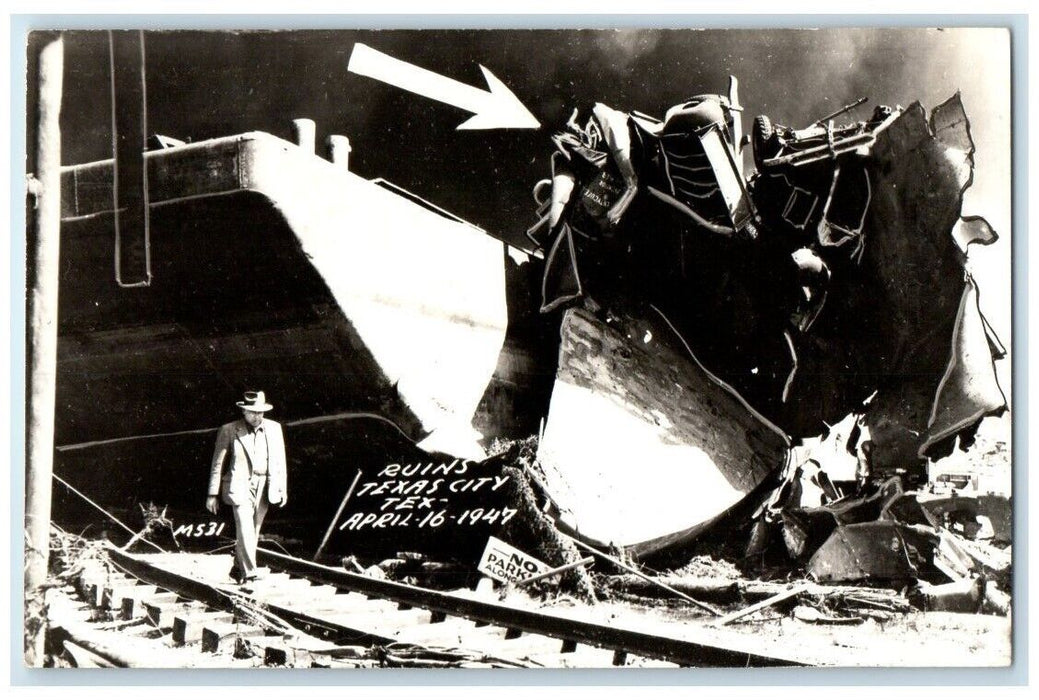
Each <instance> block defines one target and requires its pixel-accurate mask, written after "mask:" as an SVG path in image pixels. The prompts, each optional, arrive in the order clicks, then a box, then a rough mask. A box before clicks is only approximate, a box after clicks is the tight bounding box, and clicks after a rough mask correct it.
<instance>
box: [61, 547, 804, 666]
mask: <svg viewBox="0 0 1039 700" xmlns="http://www.w3.org/2000/svg"><path fill="white" fill-rule="evenodd" d="M107 553H108V557H109V561H110V562H111V564H112V568H110V569H105V568H103V567H100V566H95V567H93V568H88V569H85V570H84V571H83V573H82V574H81V575H80V577H79V580H78V582H77V583H78V585H77V589H78V592H79V595H80V596H81V597H82V598H84V599H85V600H86V602H88V603H90V604H91V605H92V606H95V607H97V608H101V609H107V610H109V611H110V612H111V614H112V616H113V617H115V618H118V619H121V620H123V621H125V622H126V624H129V623H130V622H132V621H134V620H144V621H145V622H146V623H147V624H149V625H150V626H151V628H152V629H153V630H154V632H153V633H152V634H151V637H152V638H153V641H156V640H158V641H160V642H165V643H166V644H167V645H168V646H170V647H191V646H192V645H197V646H198V647H199V648H200V650H201V651H202V652H204V653H213V654H216V653H220V652H227V651H228V650H229V647H231V649H233V650H234V652H235V654H236V655H238V656H252V657H254V658H255V657H259V658H261V659H262V660H263V663H264V664H266V665H275V666H296V667H298V666H316V667H325V666H332V667H336V666H350V667H357V666H423V667H435V666H462V667H465V666H478V667H486V666H492V667H550V668H557V667H581V668H601V667H612V666H626V665H634V666H643V667H644V666H654V667H678V666H695V667H746V666H790V665H799V664H798V662H797V661H796V660H794V659H791V658H783V657H779V656H775V655H772V654H768V653H761V651H760V650H758V651H755V650H752V649H748V648H741V646H740V645H738V644H734V643H728V644H725V643H719V642H718V639H717V637H716V636H713V635H712V634H711V633H710V630H709V629H707V628H705V627H704V626H689V627H688V629H685V628H683V629H682V630H681V633H676V632H674V631H665V632H664V633H663V634H661V633H659V632H656V631H654V632H649V631H646V630H640V629H633V628H625V627H623V626H618V625H616V624H601V623H597V622H592V621H586V620H581V619H575V618H574V617H572V616H568V615H563V614H560V613H558V612H547V611H544V610H534V609H529V608H525V607H518V606H516V605H507V604H505V603H502V602H500V601H498V600H497V599H488V598H487V597H485V596H484V597H481V596H479V595H478V594H476V593H474V592H472V591H456V592H443V591H435V590H430V589H427V588H421V587H418V586H412V585H407V584H403V583H398V582H394V581H388V580H382V579H376V578H372V577H370V576H366V575H360V574H354V573H350V572H347V571H345V570H343V569H338V568H333V567H328V566H323V565H320V564H315V563H312V562H308V561H305V560H302V559H297V558H295V557H292V556H288V555H284V554H279V553H277V552H272V551H269V550H260V553H259V559H260V563H261V565H263V566H264V567H265V569H266V571H265V576H264V577H263V578H262V579H260V580H259V581H257V582H256V583H255V585H252V586H249V587H239V586H235V585H232V584H230V583H229V582H228V578H227V572H228V569H229V568H230V562H231V560H230V557H229V556H227V555H193V554H156V555H136V554H133V555H132V554H127V553H125V552H122V551H120V550H117V549H115V548H114V547H109V548H108V550H107ZM113 624H116V623H113ZM160 637H161V638H162V639H159V638H160ZM116 663H117V664H118V662H116ZM118 665H124V664H118ZM125 665H136V664H135V663H134V662H133V660H132V659H131V660H129V661H128V662H127V663H126V664H125Z"/></svg>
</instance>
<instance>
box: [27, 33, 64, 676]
mask: <svg viewBox="0 0 1039 700" xmlns="http://www.w3.org/2000/svg"><path fill="white" fill-rule="evenodd" d="M41 43H42V46H41V47H40V52H39V75H38V90H39V93H38V94H39V103H38V107H37V117H38V128H37V130H36V144H35V147H36V153H35V155H36V180H37V181H38V183H39V186H38V190H37V191H38V194H39V196H38V197H37V199H36V212H35V217H33V219H34V221H35V226H34V227H33V230H31V231H30V232H29V248H30V249H29V250H28V260H29V263H30V264H29V266H28V269H27V270H26V273H27V280H26V281H27V283H28V288H29V289H28V292H29V298H28V307H29V309H28V312H29V313H28V321H29V327H28V333H27V335H28V337H27V342H28V349H29V358H28V360H29V386H28V396H27V399H28V407H27V408H28V411H27V414H28V415H27V420H26V425H25V430H26V474H25V561H24V564H25V640H24V641H25V663H26V665H28V666H42V665H43V641H44V632H45V631H46V626H45V619H44V617H43V616H44V612H45V611H44V599H43V597H44V588H43V586H44V583H45V582H46V580H47V563H48V550H49V548H50V520H51V475H52V474H53V468H54V393H55V385H56V383H57V379H56V378H57V369H56V361H57V354H58V352H57V351H58V268H59V265H58V263H59V260H58V258H59V249H60V236H61V127H60V125H59V121H58V120H59V116H60V114H61V88H62V77H63V75H62V74H63V72H64V55H65V49H64V44H63V42H62V38H61V35H60V34H56V35H54V36H53V37H47V38H46V39H45V40H44V41H43V42H41Z"/></svg>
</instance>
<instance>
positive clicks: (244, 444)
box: [206, 391, 288, 583]
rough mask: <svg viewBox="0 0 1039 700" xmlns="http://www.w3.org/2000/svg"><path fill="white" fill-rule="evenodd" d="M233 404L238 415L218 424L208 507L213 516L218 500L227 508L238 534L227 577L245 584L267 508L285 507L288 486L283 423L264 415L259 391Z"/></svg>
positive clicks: (265, 406) (251, 573) (250, 575)
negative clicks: (236, 408)
mask: <svg viewBox="0 0 1039 700" xmlns="http://www.w3.org/2000/svg"><path fill="white" fill-rule="evenodd" d="M237 406H238V407H239V408H240V409H241V410H242V418H241V419H240V420H236V421H234V422H231V423H228V424H226V425H224V426H222V427H221V428H220V432H219V433H217V436H216V449H215V450H214V451H213V463H212V467H211V468H210V474H209V496H208V497H207V498H206V509H207V510H208V511H209V512H210V513H213V514H214V515H216V513H217V511H218V510H219V508H220V503H219V501H218V500H217V499H218V498H223V501H224V503H226V504H228V505H229V506H231V509H232V511H233V512H234V521H235V538H236V539H235V557H234V558H235V563H234V566H233V567H232V568H231V578H233V579H235V580H236V581H237V582H239V583H245V582H247V581H253V580H255V579H256V578H257V571H256V569H257V566H256V543H257V541H258V540H259V537H260V526H261V525H263V518H264V516H265V515H266V514H267V508H268V507H269V506H270V505H272V504H273V505H276V506H279V507H284V506H285V504H286V503H287V502H288V488H287V484H286V474H285V472H286V468H285V439H284V437H283V436H282V432H281V425H280V424H278V423H275V422H274V421H272V420H264V417H263V414H264V413H266V412H267V411H269V410H271V409H272V408H274V407H273V406H271V405H270V404H269V403H267V397H266V396H265V395H264V393H263V392H262V391H247V392H245V399H244V400H243V401H238V402H237Z"/></svg>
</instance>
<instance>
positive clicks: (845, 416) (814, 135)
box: [528, 80, 1006, 563]
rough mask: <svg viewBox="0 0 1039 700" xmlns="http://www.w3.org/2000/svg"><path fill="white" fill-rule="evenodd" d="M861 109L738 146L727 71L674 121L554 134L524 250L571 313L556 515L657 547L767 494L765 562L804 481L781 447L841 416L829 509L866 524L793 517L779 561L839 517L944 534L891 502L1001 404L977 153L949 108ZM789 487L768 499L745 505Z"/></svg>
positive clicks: (551, 426) (775, 128) (671, 114)
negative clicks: (981, 285) (977, 210)
mask: <svg viewBox="0 0 1039 700" xmlns="http://www.w3.org/2000/svg"><path fill="white" fill-rule="evenodd" d="M864 101H865V100H859V101H858V102H855V103H852V104H850V105H848V106H847V107H844V108H842V109H841V110H838V111H837V112H835V113H833V114H831V115H828V116H827V117H824V118H823V119H820V120H819V121H817V122H816V123H814V124H812V125H810V126H809V127H807V128H804V129H792V128H788V127H784V126H780V125H775V124H773V122H772V120H771V119H769V117H767V116H758V117H757V118H755V119H754V121H753V127H752V133H751V134H750V135H748V136H747V137H746V138H744V137H743V136H742V130H741V123H740V121H741V115H740V112H741V111H742V110H741V108H740V106H739V103H738V97H737V92H736V85H735V80H733V83H732V86H731V88H730V91H729V94H728V95H727V96H721V95H701V96H697V97H694V98H691V99H690V100H688V101H686V102H684V103H682V104H679V105H676V106H675V107H673V108H671V109H669V110H668V111H667V113H666V115H665V117H664V118H663V119H662V120H657V119H653V118H651V117H647V116H646V115H643V114H640V113H637V112H632V113H629V114H623V113H621V112H618V111H617V110H614V109H611V108H609V107H606V106H605V105H602V104H596V105H595V106H594V107H593V108H592V109H590V110H575V112H574V115H573V116H572V117H571V119H570V121H569V122H568V124H567V125H566V128H565V129H564V130H563V131H562V132H560V133H559V134H557V135H556V136H555V137H554V143H555V145H556V148H557V150H556V153H555V154H554V155H553V160H552V165H553V173H552V179H551V180H548V181H544V182H543V183H539V185H538V187H536V188H535V198H536V199H537V200H538V203H539V209H538V213H539V216H540V219H539V220H538V222H537V223H536V224H535V225H534V226H533V227H532V228H531V229H530V230H529V231H528V237H530V238H531V240H532V241H534V243H535V244H536V245H538V246H540V247H541V248H542V249H543V250H544V251H545V259H546V262H545V272H544V277H543V283H542V312H543V313H547V314H553V313H560V311H561V310H562V311H561V313H562V317H561V319H560V323H561V329H562V345H561V350H560V358H559V372H558V374H557V381H556V385H555V389H554V391H553V396H552V400H551V406H550V409H549V415H548V420H547V425H546V428H545V431H544V435H543V436H542V441H541V446H540V451H539V457H540V458H541V460H542V462H543V466H544V467H545V468H546V473H547V475H548V477H547V478H548V481H549V488H550V489H551V488H552V487H553V486H558V488H559V491H560V492H563V493H565V489H566V488H567V487H569V488H572V489H574V492H573V493H572V494H570V495H569V497H568V498H564V499H561V503H562V504H563V505H564V508H563V510H564V511H565V510H566V507H567V506H568V507H569V509H570V512H569V513H564V514H563V516H562V518H561V520H562V521H563V522H564V523H565V522H567V517H569V518H570V519H571V522H572V525H573V527H574V529H576V530H578V531H581V532H583V533H584V534H586V535H588V536H590V537H592V538H593V539H600V540H603V541H611V542H614V543H616V544H624V545H628V546H629V547H630V548H631V549H632V550H633V551H635V552H636V553H639V554H642V555H650V554H653V553H655V552H658V551H661V550H664V549H666V548H668V547H671V546H673V545H675V544H677V543H680V542H683V541H690V540H692V539H694V538H695V537H696V536H697V535H698V534H700V533H702V532H704V531H706V530H707V529H708V528H710V527H711V525H712V524H715V523H717V522H720V519H721V518H723V515H722V514H723V512H724V511H726V509H729V508H730V507H734V506H736V505H737V504H739V503H743V504H744V505H749V504H751V503H756V504H761V503H762V502H763V500H767V503H768V504H770V505H766V506H761V507H758V509H757V511H756V513H751V512H749V511H748V512H747V513H746V514H745V515H746V516H747V517H746V519H745V522H747V521H752V520H754V519H755V516H756V518H757V522H758V526H757V527H756V529H755V531H754V532H753V533H752V535H751V542H750V546H749V549H748V551H749V553H750V554H755V553H757V554H760V553H761V552H763V551H764V548H765V544H764V542H765V540H763V539H762V538H766V537H767V531H768V530H769V528H770V527H773V528H776V527H780V528H782V527H783V523H781V522H780V521H781V520H782V517H781V513H782V512H783V508H782V507H777V503H779V502H786V501H784V499H787V500H789V499H790V493H789V492H790V489H791V488H795V487H794V486H792V484H794V482H797V481H798V479H800V478H801V477H802V476H803V473H804V461H803V460H804V459H805V455H804V452H803V450H796V449H795V450H791V449H790V448H791V446H793V445H796V444H797V443H799V442H800V441H801V440H802V439H805V438H811V437H815V436H820V435H823V436H825V435H826V433H828V432H829V430H830V426H833V425H835V424H837V423H839V422H841V421H842V420H847V421H849V422H850V424H851V425H852V426H853V428H852V429H851V430H850V432H849V435H848V436H847V440H846V443H845V446H846V449H847V453H848V454H847V455H846V457H847V458H848V459H852V460H855V461H856V462H857V470H856V472H857V474H856V475H857V482H858V483H854V482H853V483H851V484H850V485H846V487H848V488H849V490H850V491H852V493H844V492H841V491H840V490H838V489H833V488H829V489H826V490H824V491H825V493H824V495H823V497H822V501H821V502H822V503H839V504H845V503H848V500H849V499H850V500H851V501H854V505H847V506H845V507H844V508H845V510H847V511H848V512H852V511H853V512H855V513H856V515H855V516H854V517H852V516H847V517H844V518H843V519H842V517H841V516H840V515H835V514H834V513H835V512H836V511H841V506H834V507H833V508H830V509H829V510H828V511H827V512H826V513H824V514H823V515H820V516H818V517H817V520H818V518H819V517H821V518H823V519H824V520H826V521H827V522H828V523H829V525H828V526H823V527H822V528H819V527H816V528H814V529H813V528H812V527H808V526H806V525H805V524H804V522H801V523H800V527H799V526H798V524H797V523H795V522H794V521H795V520H796V518H797V517H802V518H803V517H806V516H804V515H803V514H802V515H801V516H792V515H791V516H789V517H786V516H784V517H786V522H785V529H783V535H784V537H786V538H787V540H788V549H789V550H790V551H789V554H790V555H791V556H792V557H794V558H797V557H801V556H803V557H804V558H803V559H801V561H802V563H804V562H806V561H807V560H808V557H810V556H811V554H812V553H813V552H814V551H815V550H816V549H817V548H818V547H819V545H820V544H822V540H825V539H826V537H827V536H828V535H830V534H831V533H833V531H834V528H835V527H836V526H838V525H843V524H849V523H853V522H860V521H869V520H876V519H877V518H881V519H885V518H886V519H887V520H888V525H887V526H891V522H892V521H896V522H901V521H905V522H906V523H907V524H909V525H912V526H916V525H920V524H923V525H934V524H935V519H934V518H933V517H931V516H925V515H924V514H923V512H924V511H927V509H926V508H924V509H923V510H922V511H921V510H920V509H919V508H918V509H917V511H918V512H917V513H916V515H915V516H914V517H912V518H909V517H908V516H906V514H905V512H903V513H902V516H903V517H901V518H899V517H895V516H893V515H891V513H892V512H893V511H892V507H891V504H892V503H895V502H896V501H898V497H899V496H901V495H902V494H903V492H904V491H906V490H910V489H913V488H916V487H920V486H922V485H923V483H924V482H925V481H926V463H927V460H928V459H929V458H937V457H941V456H944V455H947V454H949V453H950V452H951V451H952V450H953V449H955V447H956V446H957V445H959V446H960V447H961V448H963V449H966V448H967V447H968V446H969V445H970V444H971V443H972V441H973V436H974V434H975V432H976V431H977V429H978V425H979V423H980V421H981V420H982V418H984V417H986V416H995V415H999V414H1001V413H1002V412H1003V411H1004V410H1005V409H1006V401H1005V398H1004V396H1003V394H1002V391H1001V390H1000V387H999V385H998V382H997V380H996V376H995V371H994V361H995V360H996V359H999V358H1000V357H1002V356H1003V354H1004V350H1003V348H1002V346H1001V344H1000V342H999V340H998V339H997V338H996V336H995V334H994V333H993V331H992V329H991V327H990V326H989V325H988V323H987V322H986V320H985V319H984V317H983V316H982V315H981V313H980V310H979V307H978V291H977V285H976V283H975V282H974V280H973V279H972V277H971V275H970V273H969V272H968V271H967V269H966V266H965V262H966V255H967V248H968V246H969V245H970V244H971V243H979V244H987V243H990V242H992V241H993V240H995V237H996V236H995V233H994V232H993V231H992V229H991V227H990V226H989V225H988V224H987V223H986V222H985V221H984V219H981V218H979V217H962V216H961V205H962V200H963V193H964V191H965V189H966V188H967V187H968V186H969V184H970V182H971V178H972V173H973V151H974V147H973V143H972V141H971V137H970V129H969V123H968V121H967V117H966V115H965V113H964V110H963V107H962V104H961V102H960V99H959V96H958V95H957V96H954V97H952V98H951V99H949V100H948V101H946V102H945V103H943V104H942V105H940V106H938V107H937V108H935V109H934V110H933V112H932V113H931V115H930V118H929V119H928V118H927V115H926V113H925V111H924V109H923V107H921V106H920V105H919V104H917V103H914V104H912V105H910V106H909V107H908V108H901V107H896V108H890V107H885V106H880V107H877V108H875V109H874V110H873V112H872V114H871V115H870V116H869V117H868V118H866V119H865V120H863V121H858V122H851V123H848V124H841V125H838V124H836V123H835V121H834V119H835V118H836V117H839V116H840V115H842V114H845V113H847V112H849V111H850V110H852V109H854V108H855V107H857V106H859V105H860V104H862V102H864ZM745 143H749V144H751V146H752V148H753V161H754V164H755V166H756V167H755V171H753V172H751V173H750V174H749V176H747V177H745V176H744V173H743V158H742V155H741V149H742V147H743V146H744V144H745ZM588 426H590V427H588ZM624 426H626V427H627V428H629V430H627V431H625V430H624ZM597 439H598V440H599V441H604V442H605V443H607V446H606V447H603V448H601V449H596V448H592V447H589V445H593V444H594V443H595V442H596V440H597ZM632 443H635V445H637V446H633V444H632ZM816 466H818V465H817V464H816ZM557 472H558V473H560V474H563V473H565V475H566V476H565V478H564V477H559V478H554V477H553V474H554V473H557ZM625 473H629V474H636V475H637V477H632V478H630V479H627V480H626V477H625V476H624V474H625ZM777 475H782V477H781V479H780V481H781V482H782V486H780V487H779V488H778V490H776V491H775V492H774V494H776V495H773V496H772V497H771V499H764V498H745V496H747V495H748V494H752V493H756V494H762V493H767V492H768V491H769V490H770V489H773V488H776V482H775V480H774V479H775V477H776V476H777ZM822 478H823V480H824V481H825V474H823V476H822ZM647 483H649V484H652V486H650V487H647V486H646V484H647ZM575 484H579V485H580V486H579V487H578V486H575ZM618 484H622V486H621V487H620V488H619V489H618ZM672 489H675V490H677V492H675V491H672ZM885 489H886V490H885ZM618 490H619V493H618ZM780 494H782V495H780ZM794 500H796V499H794ZM632 501H636V502H639V503H640V505H639V506H632V505H631V503H632ZM864 501H868V502H870V503H873V504H874V505H873V506H871V507H867V508H865V509H863V507H862V502H864ZM705 503H706V504H709V505H706V504H705ZM834 508H836V511H835V510H834ZM751 510H753V507H752V508H751ZM660 511H666V512H670V513H680V514H681V515H678V516H675V517H669V516H668V515H666V514H665V515H659V513H660ZM731 512H732V511H730V514H731ZM640 514H641V516H642V518H643V521H642V522H646V520H652V521H653V522H654V523H655V524H654V525H653V526H646V527H639V526H638V525H633V524H632V521H631V519H636V520H637V519H638V518H639V516H640ZM683 517H684V518H685V521H684V527H683V523H682V522H681V520H682V518H683ZM811 517H816V516H811ZM871 526H872V525H871ZM792 533H794V534H792ZM796 533H800V534H799V535H798V534H796ZM811 533H814V536H815V537H818V538H820V541H816V542H814V543H812V544H811V546H810V547H809V546H808V543H807V542H806V540H807V539H810V535H811ZM820 533H821V534H820ZM840 534H841V536H842V537H845V538H846V537H848V536H849V535H848V534H847V533H846V532H844V531H842V532H841V533H840ZM875 536H876V533H870V534H867V535H865V537H867V538H871V537H875ZM933 549H934V547H933V546H932V550H933Z"/></svg>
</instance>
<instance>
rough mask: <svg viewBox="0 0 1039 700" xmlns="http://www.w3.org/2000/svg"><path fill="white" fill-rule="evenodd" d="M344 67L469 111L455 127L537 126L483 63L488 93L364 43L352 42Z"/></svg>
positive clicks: (516, 127) (509, 127) (524, 127)
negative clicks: (465, 119) (467, 116)
mask: <svg viewBox="0 0 1039 700" xmlns="http://www.w3.org/2000/svg"><path fill="white" fill-rule="evenodd" d="M347 70H349V71H350V72H351V73H357V74H358V75H366V76H368V77H369V78H375V79H376V80H379V81H382V82H384V83H389V84H390V85H396V86H397V87H399V88H403V89H404V90H407V91H408V92H414V93H416V94H419V95H423V96H425V97H428V98H430V99H433V100H437V101H438V102H446V103H447V104H449V105H454V106H455V107H460V108H461V109H464V110H466V111H468V112H473V117H472V118H470V119H469V120H468V121H465V122H463V123H462V124H459V125H458V128H459V129H537V128H538V127H539V126H541V124H540V122H538V120H537V119H535V118H534V115H533V114H531V113H530V112H529V111H528V110H527V108H526V107H524V106H523V103H522V102H520V101H519V99H518V98H517V97H516V96H515V95H514V94H513V93H512V90H510V89H509V88H507V87H505V84H504V83H502V82H501V81H500V80H498V79H497V78H496V77H494V74H493V73H491V72H490V71H489V70H487V69H486V68H484V67H483V66H480V70H482V71H483V77H484V79H485V80H486V81H487V86H488V87H489V88H490V92H488V91H487V90H481V89H480V88H475V87H472V86H471V85H466V84H465V83H460V82H458V81H457V80H453V79H451V78H448V77H447V76H444V75H440V74H439V73H434V72H433V71H429V70H426V69H425V68H419V67H418V66H414V65H412V64H410V63H406V62H404V61H400V60H398V59H396V58H393V57H392V56H387V55H386V54H384V53H381V52H379V51H376V50H375V49H373V48H371V47H370V46H365V45H364V44H354V50H353V52H352V53H351V54H350V64H349V65H348V66H347Z"/></svg>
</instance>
